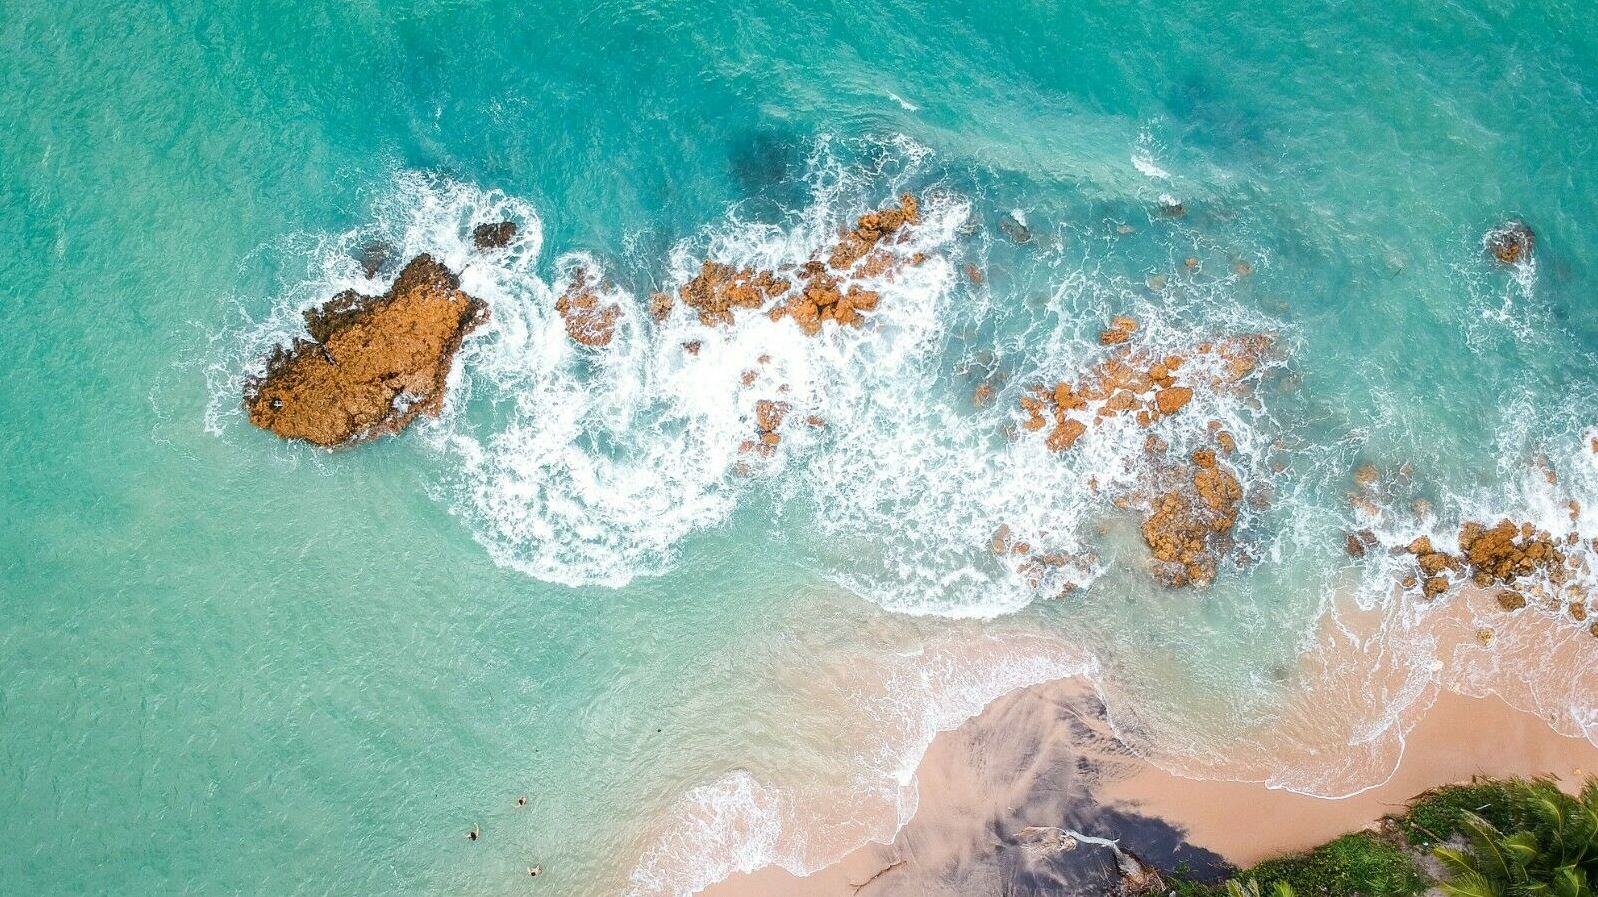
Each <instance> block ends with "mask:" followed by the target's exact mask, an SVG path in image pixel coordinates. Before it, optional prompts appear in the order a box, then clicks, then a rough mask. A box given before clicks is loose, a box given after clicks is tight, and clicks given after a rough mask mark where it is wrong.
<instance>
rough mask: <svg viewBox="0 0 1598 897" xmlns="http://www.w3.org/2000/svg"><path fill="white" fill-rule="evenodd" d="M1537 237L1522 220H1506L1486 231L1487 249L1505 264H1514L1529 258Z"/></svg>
mask: <svg viewBox="0 0 1598 897" xmlns="http://www.w3.org/2000/svg"><path fill="white" fill-rule="evenodd" d="M1536 240H1537V237H1536V235H1535V234H1533V233H1532V231H1531V228H1530V227H1527V226H1526V223H1525V222H1524V221H1506V222H1504V223H1503V224H1500V225H1499V226H1497V227H1495V228H1493V229H1492V230H1490V231H1488V232H1487V238H1486V241H1485V242H1486V245H1487V251H1488V252H1490V253H1492V255H1493V258H1495V259H1498V261H1500V262H1502V263H1503V264H1505V265H1516V264H1519V263H1521V262H1523V261H1526V260H1528V259H1530V258H1531V249H1532V244H1533V243H1535V242H1536Z"/></svg>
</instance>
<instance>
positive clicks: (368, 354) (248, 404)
mask: <svg viewBox="0 0 1598 897" xmlns="http://www.w3.org/2000/svg"><path fill="white" fill-rule="evenodd" d="M488 317H489V311H488V305H487V304H486V303H484V302H483V301H482V300H480V299H476V298H474V297H472V296H468V295H467V294H466V293H464V292H461V290H460V281H459V279H458V278H457V277H456V276H455V274H454V273H453V272H451V271H450V270H449V269H448V268H446V267H444V265H442V264H440V263H439V262H437V261H435V260H434V259H433V258H432V256H428V255H420V256H417V257H416V258H415V259H412V260H411V262H410V263H409V264H407V265H406V266H405V269H404V270H403V271H401V272H400V275H399V278H398V279H397V280H395V281H394V286H393V287H392V288H391V289H389V291H388V292H387V293H384V294H383V295H381V296H365V295H361V294H360V293H357V292H355V291H354V290H346V291H344V292H342V293H340V294H338V295H337V296H334V297H333V298H332V299H330V300H329V301H328V302H326V303H324V304H323V305H321V306H320V307H318V308H313V309H309V310H307V311H306V312H305V329H306V332H307V333H308V334H309V335H310V339H296V340H295V341H294V343H293V345H291V346H288V347H282V346H279V347H278V348H277V349H276V350H274V351H273V353H272V355H271V356H270V357H269V358H268V359H267V361H266V365H265V371H264V373H263V374H261V375H259V376H254V377H250V378H248V379H247V380H246V381H245V386H244V407H245V410H246V411H247V412H248V414H249V418H250V422H251V423H253V424H255V425H256V426H258V427H261V428H263V429H267V430H271V431H272V432H273V433H276V434H277V435H279V436H281V437H283V438H284V439H303V440H305V441H307V442H311V443H315V444H316V445H320V446H327V447H340V446H346V445H352V444H354V443H357V442H361V441H363V440H366V439H370V438H373V437H376V436H381V435H383V434H386V433H397V432H399V431H400V430H403V429H404V428H405V427H406V426H408V425H409V424H410V423H411V421H413V420H415V419H416V417H417V416H418V415H421V414H431V415H436V414H437V413H438V412H439V410H440V409H441V408H442V407H443V404H444V385H445V380H446V379H447V378H448V376H449V370H450V364H451V362H452V361H453V360H454V358H455V353H456V352H457V351H458V350H459V349H460V346H461V341H462V340H464V339H465V338H466V335H467V334H469V333H471V332H472V331H473V330H474V329H476V328H477V327H479V326H480V325H482V324H483V323H484V322H485V321H487V320H488Z"/></svg>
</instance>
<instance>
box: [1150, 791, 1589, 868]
mask: <svg viewBox="0 0 1598 897" xmlns="http://www.w3.org/2000/svg"><path fill="white" fill-rule="evenodd" d="M1428 853H1429V854H1430V855H1432V856H1434V857H1436V858H1437V860H1438V861H1440V863H1441V865H1442V868H1443V877H1442V879H1441V880H1434V879H1433V877H1432V876H1430V875H1428V874H1427V873H1426V871H1425V867H1424V866H1423V865H1422V862H1421V861H1422V860H1423V859H1424V858H1425V857H1426V856H1427V854H1428ZM1432 885H1437V886H1440V887H1441V888H1442V889H1443V891H1444V892H1445V893H1447V894H1449V895H1450V897H1595V887H1598V779H1592V780H1589V781H1588V782H1587V784H1586V787H1585V788H1584V789H1583V790H1582V793H1581V794H1580V796H1576V797H1573V796H1571V795H1569V794H1566V793H1564V792H1563V791H1561V790H1559V787H1558V786H1557V785H1556V784H1555V783H1554V782H1552V781H1549V780H1544V779H1536V780H1530V781H1528V780H1524V779H1509V780H1503V781H1476V782H1471V783H1470V784H1468V785H1456V786H1451V787H1448V788H1439V789H1437V790H1435V791H1430V792H1427V793H1426V794H1423V795H1421V796H1420V797H1418V798H1416V799H1415V801H1414V802H1413V803H1411V804H1410V807H1409V809H1408V810H1407V811H1406V812H1405V813H1403V814H1402V815H1400V816H1395V817H1391V818H1389V819H1387V820H1384V825H1383V826H1382V829H1381V830H1380V831H1379V832H1359V833H1356V834H1351V835H1344V836H1343V837H1341V838H1338V839H1337V840H1335V841H1332V842H1330V843H1327V844H1323V845H1321V846H1320V847H1317V848H1315V849H1314V850H1310V851H1306V852H1304V853H1300V854H1294V855H1292V856H1287V857H1280V858H1277V859H1272V860H1266V861H1265V862H1263V863H1260V864H1258V865H1256V866H1254V867H1252V868H1250V869H1244V870H1241V871H1239V872H1238V873H1237V875H1235V876H1234V877H1233V878H1232V879H1231V880H1229V881H1225V882H1222V883H1220V884H1214V885H1207V884H1199V883H1196V882H1193V881H1190V880H1185V879H1183V878H1182V877H1181V876H1180V875H1178V876H1177V880H1176V881H1175V882H1174V887H1173V889H1172V890H1173V892H1174V894H1175V895H1176V897H1294V895H1295V894H1296V895H1297V897H1415V895H1418V894H1420V893H1422V892H1423V891H1425V890H1426V889H1427V888H1428V887H1429V886H1432Z"/></svg>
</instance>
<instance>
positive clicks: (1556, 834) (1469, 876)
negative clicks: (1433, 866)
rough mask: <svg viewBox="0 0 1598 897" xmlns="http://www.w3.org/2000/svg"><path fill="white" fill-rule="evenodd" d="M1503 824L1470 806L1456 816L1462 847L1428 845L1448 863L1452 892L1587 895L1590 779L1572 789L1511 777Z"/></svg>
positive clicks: (1592, 872) (1594, 834)
mask: <svg viewBox="0 0 1598 897" xmlns="http://www.w3.org/2000/svg"><path fill="white" fill-rule="evenodd" d="M1508 815H1509V817H1510V818H1511V819H1512V823H1511V824H1512V828H1511V829H1510V830H1509V831H1505V830H1504V829H1501V828H1500V827H1498V826H1496V825H1494V824H1493V823H1491V822H1489V821H1487V820H1486V819H1484V818H1482V817H1481V816H1478V815H1476V814H1474V813H1469V812H1466V813H1464V814H1462V815H1461V817H1460V820H1459V831H1460V834H1461V835H1463V836H1464V839H1465V843H1464V846H1463V847H1460V848H1456V847H1438V848H1435V849H1434V850H1433V851H1432V852H1433V853H1434V854H1435V855H1436V856H1437V858H1438V859H1439V860H1442V861H1443V865H1444V866H1446V867H1447V869H1448V877H1447V880H1446V881H1444V882H1443V890H1444V891H1445V892H1447V893H1448V894H1451V895H1453V897H1518V895H1522V894H1527V895H1533V894H1535V895H1542V894H1546V895H1549V897H1590V895H1591V894H1592V893H1593V886H1594V885H1595V884H1598V780H1588V782H1587V786H1586V787H1585V788H1583V789H1582V792H1581V796H1580V797H1571V796H1570V795H1568V794H1565V793H1564V792H1562V791H1560V790H1559V789H1558V788H1557V787H1555V786H1554V785H1553V783H1551V782H1547V781H1536V782H1521V783H1516V784H1515V786H1514V788H1513V790H1512V792H1511V793H1510V800H1509V813H1508Z"/></svg>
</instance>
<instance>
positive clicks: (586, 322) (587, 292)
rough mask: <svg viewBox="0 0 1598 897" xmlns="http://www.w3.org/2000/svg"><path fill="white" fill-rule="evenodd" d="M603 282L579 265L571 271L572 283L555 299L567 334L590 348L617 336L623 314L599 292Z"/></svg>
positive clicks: (599, 345)
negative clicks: (591, 276) (590, 275)
mask: <svg viewBox="0 0 1598 897" xmlns="http://www.w3.org/2000/svg"><path fill="white" fill-rule="evenodd" d="M603 288H604V285H603V284H600V283H599V282H598V281H596V280H594V279H592V278H590V277H589V276H588V272H587V271H585V270H583V269H582V268H578V269H576V270H575V271H573V272H572V277H571V283H570V284H568V285H567V287H566V291H565V292H564V293H562V294H561V297H560V298H559V299H557V300H555V311H557V312H559V313H560V317H561V320H562V321H564V322H565V324H566V335H567V336H569V337H571V340H572V342H575V343H580V344H581V345H584V346H588V347H590V348H599V347H602V346H608V345H610V341H611V340H612V339H615V338H616V321H617V319H618V318H620V317H621V306H619V305H617V304H615V303H613V302H611V303H607V302H605V301H603V300H602V299H601V298H600V296H599V292H600V290H602V289H603Z"/></svg>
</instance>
